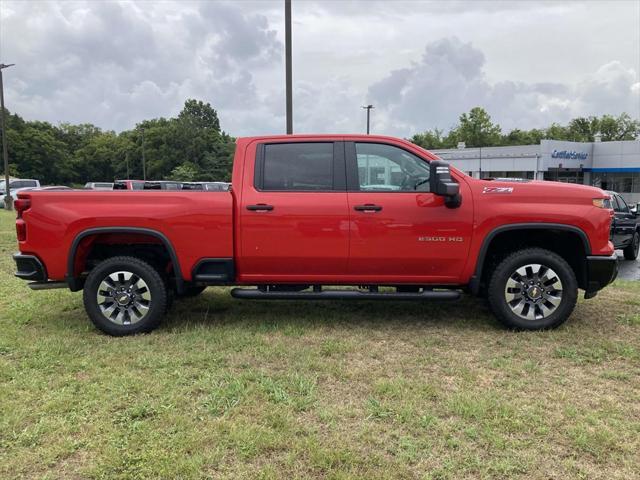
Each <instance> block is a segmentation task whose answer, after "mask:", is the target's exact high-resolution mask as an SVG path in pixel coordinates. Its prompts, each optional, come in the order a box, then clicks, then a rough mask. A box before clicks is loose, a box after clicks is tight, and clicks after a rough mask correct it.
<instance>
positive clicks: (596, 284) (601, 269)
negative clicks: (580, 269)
mask: <svg viewBox="0 0 640 480" xmlns="http://www.w3.org/2000/svg"><path fill="white" fill-rule="evenodd" d="M586 265H587V284H586V287H587V288H586V289H585V294H584V297H585V298H592V297H594V296H595V294H596V292H598V290H602V289H603V288H604V287H606V286H607V285H609V284H610V283H611V282H613V281H614V280H615V279H616V277H617V276H618V256H617V255H616V254H615V253H614V254H613V255H611V256H609V257H603V256H588V257H587V264H586Z"/></svg>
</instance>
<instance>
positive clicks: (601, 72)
mask: <svg viewBox="0 0 640 480" xmlns="http://www.w3.org/2000/svg"><path fill="white" fill-rule="evenodd" d="M484 63H485V57H484V55H483V54H482V52H481V51H479V50H478V49H476V48H474V47H473V46H472V45H471V44H470V43H464V42H461V41H460V40H459V39H457V38H455V37H454V38H447V39H442V40H439V41H437V42H434V43H432V44H429V45H427V47H426V49H425V52H424V55H423V56H422V58H421V60H420V61H419V62H415V63H413V64H412V65H411V66H409V67H407V68H403V69H400V70H395V71H392V72H390V73H389V74H388V75H387V77H385V78H383V79H382V80H380V81H379V82H377V83H375V84H373V85H372V86H371V87H370V88H369V96H368V99H369V100H370V101H371V102H373V103H374V104H377V105H381V106H382V109H381V112H379V114H381V117H382V118H381V120H380V122H381V125H380V128H382V129H383V130H384V131H386V132H388V133H393V134H396V135H410V134H412V133H414V132H416V131H420V130H424V129H426V128H436V127H439V128H443V127H444V128H448V127H450V126H452V125H454V124H455V123H456V121H457V119H458V117H459V115H460V113H461V112H466V111H468V110H470V109H471V108H473V107H475V106H483V107H485V108H486V109H487V110H488V111H489V113H490V114H491V115H492V117H493V119H494V121H496V122H498V123H500V124H501V125H502V126H503V128H504V129H505V130H508V129H512V128H531V127H543V126H546V125H549V124H550V123H552V122H559V123H563V122H567V121H568V120H570V119H571V118H573V117H576V116H583V115H584V116H586V115H602V114H604V113H609V114H613V115H618V114H620V113H622V112H628V113H629V114H631V115H634V116H635V117H637V118H640V97H639V96H638V93H637V92H634V88H633V85H634V82H635V81H636V79H637V78H638V73H637V72H636V71H635V70H633V69H630V68H625V67H624V66H623V65H622V64H621V63H620V62H618V61H612V62H609V63H607V64H605V65H603V66H602V67H600V68H599V69H598V70H597V71H596V72H594V73H593V74H591V75H588V76H587V78H586V79H585V80H584V81H583V82H580V83H579V84H578V85H569V84H563V83H525V82H512V81H502V82H497V83H492V82H490V81H488V80H487V77H486V75H485V72H484Z"/></svg>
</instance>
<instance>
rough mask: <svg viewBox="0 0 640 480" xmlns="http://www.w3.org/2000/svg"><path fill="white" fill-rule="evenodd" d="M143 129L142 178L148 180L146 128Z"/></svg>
mask: <svg viewBox="0 0 640 480" xmlns="http://www.w3.org/2000/svg"><path fill="white" fill-rule="evenodd" d="M141 130H142V180H145V181H146V180H147V162H146V159H145V156H144V128H141Z"/></svg>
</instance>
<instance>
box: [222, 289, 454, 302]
mask: <svg viewBox="0 0 640 480" xmlns="http://www.w3.org/2000/svg"><path fill="white" fill-rule="evenodd" d="M231 296H232V297H234V298H242V299H248V300H338V299H348V300H457V299H458V298H460V292H456V291H454V290H442V291H437V292H434V291H433V290H427V291H424V292H417V293H405V292H360V291H355V290H325V291H310V292H278V291H265V290H260V289H257V288H234V289H233V290H231Z"/></svg>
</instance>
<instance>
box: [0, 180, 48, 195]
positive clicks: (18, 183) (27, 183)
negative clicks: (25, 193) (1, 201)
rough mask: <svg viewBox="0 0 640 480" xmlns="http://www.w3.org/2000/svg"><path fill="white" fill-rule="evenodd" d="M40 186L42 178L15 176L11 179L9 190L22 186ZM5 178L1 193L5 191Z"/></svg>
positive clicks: (0, 187)
mask: <svg viewBox="0 0 640 480" xmlns="http://www.w3.org/2000/svg"><path fill="white" fill-rule="evenodd" d="M39 186H40V180H34V179H32V178H14V179H13V180H9V190H18V189H20V188H37V187H39ZM5 190H6V189H5V183H4V180H3V181H2V184H0V193H2V194H4V192H5Z"/></svg>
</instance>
